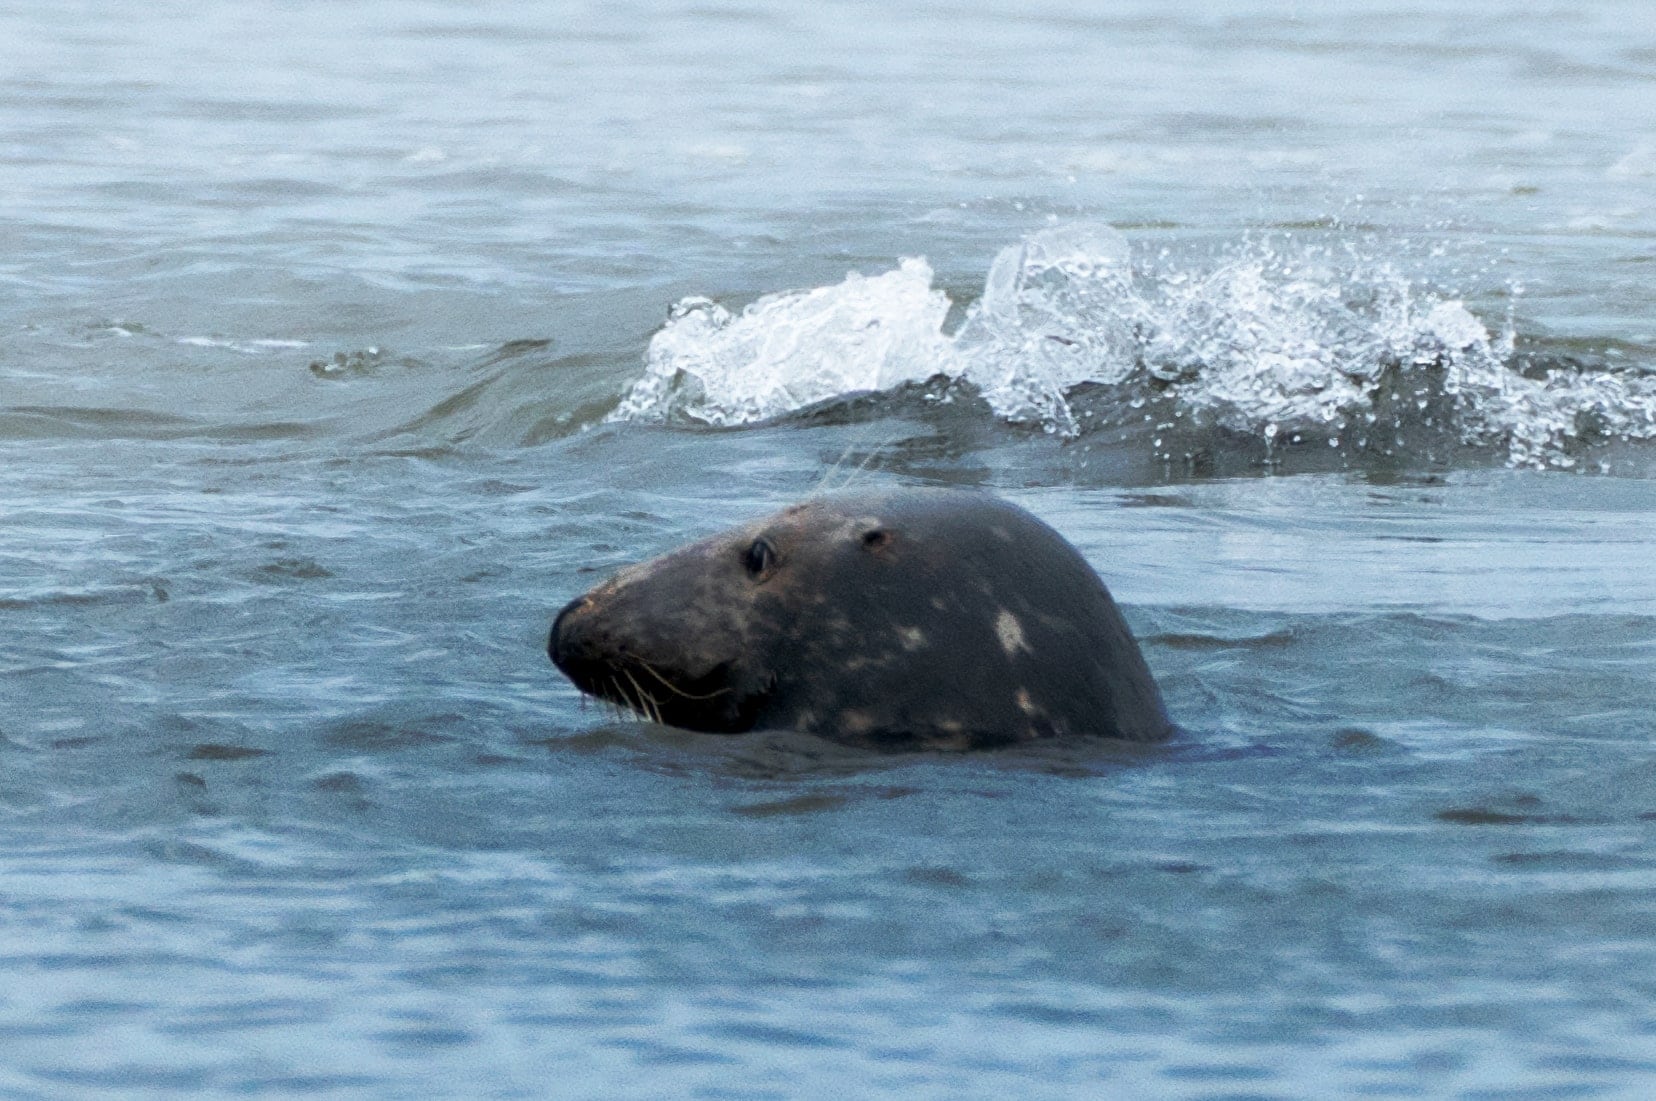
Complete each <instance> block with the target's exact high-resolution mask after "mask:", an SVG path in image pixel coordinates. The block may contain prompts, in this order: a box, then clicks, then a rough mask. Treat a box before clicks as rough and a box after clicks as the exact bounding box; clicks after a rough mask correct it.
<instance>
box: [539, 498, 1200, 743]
mask: <svg viewBox="0 0 1656 1101" xmlns="http://www.w3.org/2000/svg"><path fill="white" fill-rule="evenodd" d="M547 652H548V654H549V655H550V656H551V658H552V661H553V663H554V664H556V665H557V667H558V668H559V669H561V670H562V671H563V672H564V673H565V674H566V675H567V676H568V677H569V678H570V679H571V680H572V681H574V683H575V685H576V687H578V688H580V689H581V691H583V692H586V693H588V694H590V695H594V696H597V697H600V698H602V699H606V700H610V701H612V702H615V703H619V704H622V705H625V706H627V707H630V708H633V709H634V710H637V711H639V712H641V713H643V714H645V715H646V716H648V717H650V718H652V719H655V720H656V721H659V722H663V723H666V724H668V725H671V726H680V727H685V728H687V729H691V730H701V731H709V732H716V733H738V732H741V731H746V730H752V729H756V728H765V729H791V730H799V731H804V732H809V733H814V734H820V735H822V736H824V737H827V738H831V739H833V740H835V741H839V742H845V743H849V744H854V745H868V746H883V747H894V748H895V747H936V748H960V749H964V748H971V747H975V746H985V745H998V744H1005V743H1010V742H1020V741H1028V740H1032V739H1037V738H1052V737H1068V736H1079V735H1093V736H1098V737H1107V738H1125V739H1130V740H1133V741H1156V740H1159V739H1162V738H1165V737H1167V736H1168V735H1169V734H1170V733H1171V732H1172V730H1173V726H1172V723H1171V722H1170V721H1169V720H1168V717H1167V712H1166V710H1165V708H1164V707H1163V704H1162V700H1161V693H1160V692H1159V691H1158V690H1157V688H1156V683H1155V681H1154V679H1153V678H1152V677H1151V675H1150V670H1149V668H1148V667H1147V666H1146V665H1145V662H1144V657H1143V655H1142V654H1141V653H1140V651H1139V647H1138V643H1137V642H1135V641H1134V640H1133V636H1132V633H1131V632H1130V631H1129V630H1128V629H1127V625H1126V623H1125V621H1124V620H1123V619H1122V617H1121V613H1120V611H1119V610H1118V609H1117V608H1116V605H1115V602H1114V601H1113V600H1112V599H1111V598H1110V594H1109V591H1108V590H1107V589H1105V587H1104V584H1103V582H1101V581H1100V580H1099V579H1098V575H1097V574H1095V573H1094V572H1093V570H1092V568H1091V567H1090V566H1089V565H1088V564H1087V562H1086V560H1085V559H1084V558H1082V556H1081V554H1080V552H1078V551H1077V550H1076V549H1075V548H1074V547H1072V546H1071V545H1070V544H1069V543H1068V542H1066V541H1065V540H1064V538H1063V537H1062V536H1060V535H1059V534H1058V533H1057V532H1056V531H1054V530H1052V528H1050V527H1048V526H1047V525H1046V524H1044V523H1042V522H1041V521H1040V520H1038V519H1036V518H1035V517H1034V516H1032V515H1030V514H1029V513H1028V512H1026V511H1024V510H1023V509H1021V508H1019V507H1017V506H1016V505H1013V504H1011V503H1009V502H1007V501H1003V500H1001V499H999V498H997V497H994V496H992V495H990V494H987V493H982V492H977V491H972V490H961V489H916V488H899V489H880V490H862V491H847V492H842V493H834V494H827V495H823V496H820V497H815V498H811V499H810V500H807V501H804V502H802V503H800V504H797V505H794V506H792V507H791V508H788V509H785V510H783V511H782V512H780V513H777V514H776V515H774V516H770V517H767V518H766V519H763V520H759V521H756V522H754V523H751V524H747V525H745V526H743V527H740V528H737V529H735V530H733V531H730V532H726V533H724V534H721V535H716V536H713V537H712V538H709V539H705V540H702V541H701V542H698V543H693V544H691V545H689V546H687V547H683V548H681V549H679V550H676V551H673V552H671V553H669V554H666V555H663V556H662V557H660V558H657V559H654V560H652V561H649V562H645V563H642V564H641V565H637V566H633V567H630V568H628V569H626V570H623V571H621V572H620V573H619V574H617V575H616V576H615V577H614V578H612V579H610V580H609V581H606V582H605V583H603V584H602V585H599V586H598V587H597V588H595V589H593V590H592V591H591V592H589V593H587V594H586V595H585V596H581V597H578V598H577V599H575V600H574V601H572V602H571V603H570V604H569V605H568V606H567V607H566V608H564V609H563V611H562V612H560V613H559V614H558V617H557V619H556V620H555V621H554V622H553V625H552V632H551V637H550V638H549V639H548V643H547Z"/></svg>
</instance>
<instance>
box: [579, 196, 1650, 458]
mask: <svg viewBox="0 0 1656 1101" xmlns="http://www.w3.org/2000/svg"><path fill="white" fill-rule="evenodd" d="M1514 297H1516V295H1515V293H1514V295H1512V296H1511V297H1509V301H1511V300H1512V298H1514ZM951 310H955V304H954V303H952V302H951V301H950V299H949V297H948V296H947V295H946V294H945V293H944V292H943V291H942V290H940V289H938V288H936V287H934V286H933V274H932V270H931V267H930V266H929V265H928V264H927V263H926V261H925V260H924V259H920V258H907V259H903V260H901V261H900V262H899V263H898V265H897V267H896V268H895V269H893V270H891V271H888V272H884V273H881V274H877V275H872V276H864V275H861V274H857V273H852V274H850V275H848V276H847V277H846V278H845V280H844V281H843V282H840V283H837V284H833V285H829V286H823V287H816V288H813V289H809V290H803V291H789V292H784V293H779V294H771V295H766V296H764V297H762V298H760V299H758V300H757V301H755V302H753V303H751V304H750V305H748V306H747V307H745V308H743V309H741V310H740V311H732V310H731V309H728V308H727V307H725V306H723V305H721V304H720V303H718V302H715V301H713V300H711V299H708V298H704V297H691V298H685V299H682V300H681V301H679V302H678V303H677V304H676V305H675V306H674V307H673V309H672V311H671V312H670V314H669V317H668V320H667V323H666V324H665V325H664V326H663V327H662V328H661V329H660V330H659V331H657V332H656V334H655V335H654V337H653V338H652V339H651V341H650V344H649V348H648V351H647V354H646V362H645V372H644V375H643V377H642V378H640V379H639V380H637V382H636V383H634V384H633V385H632V387H631V388H630V390H629V391H628V392H627V393H626V395H625V396H624V398H623V399H622V401H621V402H620V404H619V405H618V406H617V407H616V408H615V409H614V411H613V412H612V413H611V414H610V415H609V419H610V420H615V421H642V422H656V423H689V424H703V425H711V426H717V427H735V426H742V425H751V424H757V423H761V422H765V421H771V420H776V419H778V418H786V417H789V416H792V415H797V414H799V413H800V412H801V411H803V410H808V409H811V408H813V407H820V406H821V405H822V404H824V403H825V402H833V401H836V400H848V399H852V398H854V397H857V396H859V395H866V394H868V393H871V392H874V393H885V392H892V391H913V390H914V389H915V388H916V387H924V388H926V389H927V392H928V394H929V395H930V399H931V400H947V395H948V393H949V391H950V389H951V388H956V387H958V388H964V389H968V390H971V391H974V392H975V393H976V394H977V395H978V396H980V397H981V398H982V400H983V402H984V403H986V405H987V407H988V409H989V410H990V411H991V412H992V413H993V415H995V416H996V417H998V418H1000V419H1001V420H1002V421H1005V422H1007V423H1010V424H1016V425H1027V426H1033V427H1036V428H1038V429H1040V430H1042V431H1045V432H1047V433H1051V434H1053V435H1056V436H1060V437H1063V438H1066V439H1075V438H1079V437H1088V436H1096V435H1098V434H1100V433H1104V432H1114V433H1127V434H1130V435H1131V437H1132V438H1133V439H1135V440H1137V439H1139V438H1141V437H1142V439H1143V442H1144V443H1145V445H1146V446H1148V447H1149V448H1151V449H1152V450H1153V452H1154V454H1155V455H1156V457H1157V458H1159V459H1162V460H1164V461H1168V462H1173V461H1180V460H1186V461H1194V460H1195V458H1196V457H1198V456H1199V454H1200V452H1201V451H1202V449H1203V448H1204V447H1205V446H1208V445H1209V443H1210V442H1211V440H1212V439H1213V438H1214V435H1215V433H1218V434H1225V435H1228V436H1230V437H1240V438H1242V439H1243V440H1245V441H1247V440H1251V441H1252V442H1254V443H1255V444H1257V445H1258V446H1260V447H1262V449H1263V450H1264V452H1265V453H1266V454H1267V455H1269V454H1270V453H1271V452H1272V451H1273V450H1274V449H1277V448H1280V447H1283V446H1286V445H1288V444H1294V445H1304V444H1306V443H1321V444H1326V445H1327V447H1328V448H1329V449H1330V451H1332V452H1334V453H1336V454H1339V455H1343V456H1355V455H1385V456H1395V457H1402V458H1409V457H1419V456H1421V455H1422V454H1433V455H1436V454H1438V453H1440V452H1442V451H1444V450H1446V449H1463V448H1471V449H1477V450H1482V451H1488V452H1491V453H1493V454H1495V455H1497V456H1500V457H1501V458H1503V459H1504V460H1505V461H1506V462H1507V463H1509V464H1511V465H1514V466H1531V467H1560V468H1567V467H1572V466H1576V465H1578V463H1580V462H1581V460H1582V459H1583V458H1584V457H1586V456H1587V455H1588V454H1589V453H1590V452H1591V451H1592V449H1593V448H1595V447H1597V446H1599V445H1601V444H1604V443H1607V442H1611V441H1623V442H1642V441H1646V440H1649V439H1651V438H1653V437H1656V375H1652V374H1651V373H1648V372H1646V371H1642V370H1639V369H1637V368H1636V367H1634V366H1619V367H1618V366H1611V365H1610V364H1609V362H1608V361H1607V360H1605V359H1604V358H1603V357H1599V359H1598V360H1597V361H1589V358H1588V357H1581V356H1573V355H1570V354H1568V353H1564V352H1556V351H1548V350H1547V348H1546V346H1545V342H1543V341H1539V340H1537V339H1536V338H1533V337H1522V336H1520V335H1519V333H1518V325H1517V322H1516V319H1515V316H1514V315H1513V314H1512V313H1511V312H1509V313H1508V315H1507V316H1506V317H1505V318H1502V319H1501V320H1500V321H1499V322H1498V323H1497V324H1495V325H1494V326H1493V327H1492V326H1491V324H1490V323H1489V322H1487V321H1485V320H1484V319H1482V318H1480V317H1478V316H1477V315H1476V314H1475V313H1474V312H1473V311H1472V310H1471V309H1469V308H1468V307H1467V305H1466V304H1465V302H1464V301H1463V300H1462V299H1461V298H1460V297H1458V296H1455V295H1452V294H1448V293H1445V292H1442V291H1439V290H1434V289H1431V288H1429V287H1424V286H1418V285H1416V284H1415V283H1414V282H1413V281H1411V280H1410V279H1409V278H1408V277H1407V276H1406V275H1404V274H1403V273H1402V272H1401V271H1399V270H1398V268H1397V267H1396V266H1395V265H1394V264H1393V263H1392V262H1391V261H1389V260H1385V259H1371V258H1368V257H1365V256H1364V255H1363V254H1362V252H1361V250H1359V249H1357V248H1355V247H1352V246H1350V245H1345V246H1296V245H1293V244H1291V243H1272V242H1265V241H1256V242H1250V243H1248V244H1245V245H1242V246H1239V247H1237V248H1234V249H1232V250H1231V251H1230V253H1229V254H1228V255H1222V256H1220V257H1218V258H1217V259H1216V260H1214V261H1213V262H1211V263H1210V264H1208V265H1206V266H1205V267H1195V268H1192V267H1191V266H1189V265H1188V264H1185V265H1181V264H1180V263H1178V262H1176V261H1172V260H1170V259H1169V258H1168V257H1167V255H1166V254H1165V253H1163V254H1159V255H1157V256H1153V257H1143V256H1139V255H1136V254H1135V250H1134V249H1133V247H1132V246H1131V244H1130V243H1129V242H1128V241H1127V239H1126V238H1125V237H1123V236H1122V235H1121V234H1120V233H1119V232H1117V231H1116V230H1115V229H1113V228H1111V227H1109V226H1105V225H1098V224H1090V223H1081V224H1069V225H1060V226H1054V227H1051V228H1048V229H1046V230H1043V231H1040V232H1038V233H1035V234H1033V235H1031V236H1029V237H1027V238H1025V239H1024V240H1022V241H1020V242H1018V243H1017V244H1014V245H1012V246H1010V247H1008V248H1005V249H1003V250H1002V251H1001V252H1000V254H999V255H998V256H997V257H996V258H995V260H994V262H993V264H992V265H991V267H990V269H989V272H988V275H987V277H986V279H985V283H984V289H983V293H982V295H981V296H980V297H979V298H977V299H976V300H975V301H974V302H972V303H970V305H969V306H967V307H966V309H965V311H964V316H963V318H962V320H961V321H960V323H959V324H958V326H957V327H955V328H954V329H953V331H950V329H949V328H948V324H947V323H948V321H949V318H950V317H951ZM955 312H956V314H958V310H956V311H955ZM939 383H942V384H945V385H943V386H939ZM1123 438H1126V436H1123ZM1204 441H1207V442H1204ZM1234 443H1235V441H1234V440H1233V441H1232V445H1233V446H1234Z"/></svg>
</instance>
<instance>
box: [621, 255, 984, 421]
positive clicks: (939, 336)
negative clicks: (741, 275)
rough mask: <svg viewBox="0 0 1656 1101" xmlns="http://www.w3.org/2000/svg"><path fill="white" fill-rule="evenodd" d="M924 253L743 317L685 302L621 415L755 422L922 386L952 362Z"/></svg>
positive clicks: (761, 303)
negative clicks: (819, 404)
mask: <svg viewBox="0 0 1656 1101" xmlns="http://www.w3.org/2000/svg"><path fill="white" fill-rule="evenodd" d="M931 281H932V271H931V268H930V267H929V266H928V265H927V264H926V262H925V261H924V260H916V259H905V260H903V261H902V262H901V263H900V264H899V265H898V267H897V270H896V271H891V272H887V273H885V274H884V275H877V276H872V277H864V276H861V275H858V274H856V273H854V272H853V273H852V274H850V275H848V276H846V278H845V281H844V282H843V283H839V284H837V285H835V286H830V287H818V288H816V289H815V290H809V291H799V292H791V293H786V294H773V295H767V296H766V297H764V298H761V299H759V300H758V301H757V302H754V303H753V304H752V305H750V306H748V307H747V308H746V309H744V310H743V311H742V312H741V313H739V314H733V313H731V312H730V311H729V310H727V309H725V308H724V307H723V306H721V305H719V304H718V303H716V302H714V301H712V300H710V299H707V298H686V299H683V300H682V301H680V302H679V303H678V304H677V305H675V306H674V307H673V309H672V312H671V313H670V314H669V316H668V319H667V324H666V325H665V326H663V327H662V329H661V330H660V331H659V332H657V333H656V335H655V337H654V338H653V339H652V340H651V341H650V348H649V353H648V357H647V363H646V367H645V372H644V377H643V378H642V379H640V380H639V381H638V382H637V383H636V384H635V385H634V386H633V388H632V390H631V391H630V392H629V393H628V394H627V396H626V397H625V398H624V399H623V400H622V402H621V405H620V407H619V408H617V409H616V411H615V412H614V413H613V414H612V415H611V419H614V420H667V419H671V418H672V417H674V416H681V417H685V418H688V419H690V420H693V421H698V422H700V423H703V424H708V425H715V426H719V427H729V426H733V425H742V424H752V423H754V422H756V421H762V420H769V419H772V418H774V417H779V416H783V415H786V414H788V413H792V412H794V411H796V410H798V409H802V408H805V407H806V406H809V405H813V404H816V403H817V402H821V401H827V400H829V399H832V398H836V397H840V396H843V395H848V394H856V393H864V392H867V391H871V390H889V389H891V388H892V387H894V386H898V385H901V384H902V383H905V382H914V381H923V380H925V379H926V378H928V377H930V376H931V375H933V374H935V373H937V371H938V370H939V366H940V365H941V364H946V363H948V362H949V361H950V359H951V356H950V342H949V340H948V338H947V337H945V336H944V335H943V332H942V328H943V318H944V316H945V315H946V314H947V313H948V312H949V299H948V297H947V296H946V295H944V294H943V292H941V291H937V290H933V289H932V286H931Z"/></svg>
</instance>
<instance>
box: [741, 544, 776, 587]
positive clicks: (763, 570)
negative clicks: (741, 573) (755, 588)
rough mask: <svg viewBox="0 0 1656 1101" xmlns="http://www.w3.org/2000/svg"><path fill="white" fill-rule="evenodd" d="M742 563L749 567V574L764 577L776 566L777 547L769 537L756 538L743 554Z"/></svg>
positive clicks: (754, 576)
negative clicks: (771, 542)
mask: <svg viewBox="0 0 1656 1101" xmlns="http://www.w3.org/2000/svg"><path fill="white" fill-rule="evenodd" d="M742 564H743V565H744V566H746V567H747V572H748V576H750V577H753V578H755V579H757V578H761V577H764V576H765V575H766V574H768V573H770V572H771V570H773V569H775V568H776V548H775V547H773V546H771V545H770V540H768V539H755V540H754V541H753V543H752V544H751V545H750V546H749V547H748V549H747V553H745V554H744V555H742Z"/></svg>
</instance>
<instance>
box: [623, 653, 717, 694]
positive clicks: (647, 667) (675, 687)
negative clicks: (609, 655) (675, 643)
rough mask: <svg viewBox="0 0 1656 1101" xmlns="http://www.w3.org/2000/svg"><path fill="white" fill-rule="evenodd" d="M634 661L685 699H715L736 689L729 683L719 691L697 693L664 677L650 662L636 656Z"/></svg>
mask: <svg viewBox="0 0 1656 1101" xmlns="http://www.w3.org/2000/svg"><path fill="white" fill-rule="evenodd" d="M633 663H634V664H635V665H637V666H638V667H639V668H640V669H642V670H644V672H646V673H648V674H650V676H652V677H654V678H655V679H656V680H658V681H660V682H661V684H662V687H664V688H666V689H667V691H669V692H671V693H672V694H673V695H675V696H680V697H683V698H684V699H687V700H714V699H718V698H719V697H720V696H723V695H726V694H727V693H730V692H733V691H735V689H733V688H731V687H730V685H728V684H727V685H725V686H724V687H723V688H721V689H719V690H718V691H716V692H708V693H707V694H705V695H697V694H696V693H695V692H686V691H685V690H684V689H682V688H680V687H679V686H678V685H676V684H674V683H673V682H672V681H670V680H668V679H667V678H666V677H664V676H662V675H661V674H660V673H658V672H656V671H655V669H653V668H651V666H650V664H649V663H648V662H645V661H640V660H639V659H638V658H636V657H635V658H633ZM635 683H636V682H635Z"/></svg>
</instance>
